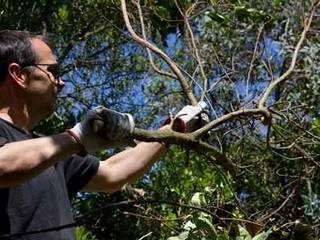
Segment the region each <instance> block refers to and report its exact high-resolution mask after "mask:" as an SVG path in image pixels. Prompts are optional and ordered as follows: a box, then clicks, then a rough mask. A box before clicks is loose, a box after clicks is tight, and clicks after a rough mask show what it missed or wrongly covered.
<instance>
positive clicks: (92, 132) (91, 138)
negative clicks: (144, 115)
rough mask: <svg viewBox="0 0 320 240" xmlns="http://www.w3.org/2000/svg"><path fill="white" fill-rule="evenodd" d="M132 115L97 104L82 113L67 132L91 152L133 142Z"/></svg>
mask: <svg viewBox="0 0 320 240" xmlns="http://www.w3.org/2000/svg"><path fill="white" fill-rule="evenodd" d="M133 129H134V120H133V117H132V116H131V115H130V114H128V113H120V112H117V111H113V110H110V109H108V108H105V107H102V106H99V107H96V108H94V109H93V110H91V111H89V112H88V113H87V114H85V115H84V117H83V118H82V120H81V122H78V123H77V124H76V125H75V126H74V127H73V128H72V129H69V130H68V131H67V132H69V133H70V134H71V135H72V136H74V137H75V138H76V140H77V141H78V142H80V144H81V145H82V146H83V147H84V148H85V151H86V152H89V153H93V152H96V151H100V150H103V149H106V148H107V147H120V146H125V145H130V144H131V143H132V142H133V138H132V137H131V134H132V132H133Z"/></svg>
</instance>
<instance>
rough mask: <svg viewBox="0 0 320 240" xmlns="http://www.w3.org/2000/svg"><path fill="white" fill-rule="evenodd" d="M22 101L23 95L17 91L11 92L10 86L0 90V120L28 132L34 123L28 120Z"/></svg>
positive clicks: (26, 110) (27, 112) (26, 109)
mask: <svg viewBox="0 0 320 240" xmlns="http://www.w3.org/2000/svg"><path fill="white" fill-rule="evenodd" d="M23 99H24V98H23V95H22V94H20V93H19V92H18V91H13V89H12V88H11V86H6V87H3V88H0V118H2V119H4V120H6V121H8V122H11V123H12V124H14V125H16V126H17V127H19V128H21V129H24V130H30V129H31V128H32V126H33V125H34V121H33V120H32V119H31V118H30V114H29V111H28V108H27V105H26V104H25V103H24V102H23Z"/></svg>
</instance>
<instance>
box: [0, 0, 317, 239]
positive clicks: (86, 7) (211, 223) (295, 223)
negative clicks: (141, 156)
mask: <svg viewBox="0 0 320 240" xmlns="http://www.w3.org/2000/svg"><path fill="white" fill-rule="evenodd" d="M136 2H137V1H131V2H130V1H127V4H128V6H127V7H128V14H129V17H130V19H131V23H132V25H133V28H134V30H135V31H136V32H137V33H138V34H139V35H142V28H141V24H140V20H139V16H138V11H137V5H136V4H135V3H136ZM311 4H312V2H311V1H309V0H308V1H298V0H295V1H286V0H284V1H279V0H268V1H257V0H248V1H242V0H227V1H215V0H211V1H189V0H179V1H157V0H153V1H140V6H141V8H142V12H143V17H144V21H145V27H146V35H147V38H148V40H149V41H150V42H151V43H153V44H154V45H157V46H158V47H159V48H160V49H161V50H162V51H164V52H165V53H167V54H168V56H169V57H170V58H171V59H172V60H173V61H174V62H175V63H177V65H178V66H179V69H181V70H182V72H183V74H184V76H185V77H186V79H187V80H188V84H189V85H190V86H192V90H193V92H194V94H195V96H196V98H197V99H200V98H201V97H202V96H204V99H205V100H206V101H207V102H208V103H209V105H210V113H211V116H210V117H211V119H218V118H219V117H221V116H223V115H224V114H227V113H230V112H233V111H235V110H238V109H242V108H246V107H253V106H255V105H257V102H258V100H259V97H260V96H261V94H262V93H263V92H264V90H265V89H266V87H267V86H268V84H269V83H270V82H271V81H274V79H276V78H277V77H278V76H280V75H281V74H282V73H283V72H284V71H285V70H286V69H288V67H289V65H290V61H291V57H292V53H293V52H294V48H295V44H296V43H297V41H298V39H299V36H300V34H301V31H302V29H303V27H304V26H303V21H305V19H306V17H307V15H308V13H309V9H310V6H311ZM0 6H1V8H0V9H1V10H0V23H1V24H0V26H2V27H1V28H10V29H21V30H31V31H35V32H48V33H52V37H53V40H54V43H55V45H56V55H57V56H58V58H59V60H60V62H62V63H63V66H64V68H63V73H64V75H63V78H64V80H65V81H66V87H65V89H64V90H63V91H62V92H61V93H60V95H59V100H58V102H57V107H58V108H57V111H56V112H55V114H54V115H52V116H51V117H50V118H48V119H47V120H45V121H43V122H42V123H41V124H40V125H39V126H38V127H37V129H36V130H37V132H40V133H43V134H51V133H56V132H61V131H63V130H64V129H65V128H67V127H70V126H72V125H73V124H74V123H75V122H76V121H77V120H78V119H79V118H80V117H81V116H82V114H83V113H84V112H85V111H86V109H88V108H91V107H92V106H94V105H98V104H102V105H105V106H107V107H111V108H113V109H115V110H120V111H126V112H130V113H132V114H133V115H134V117H135V120H136V122H137V126H138V127H141V128H145V129H148V128H157V127H158V126H159V125H160V123H161V122H162V121H163V119H164V118H165V117H166V116H167V115H168V113H169V112H172V113H176V112H177V110H178V109H179V108H180V107H181V106H183V105H184V104H187V103H189V102H188V99H187V97H186V95H185V93H184V92H183V91H182V89H181V86H180V84H179V83H178V82H177V81H176V79H173V78H169V77H168V76H162V75H159V74H157V73H156V72H155V71H154V69H153V68H152V67H151V66H150V61H149V60H148V56H147V54H146V51H145V49H144V48H143V47H141V46H139V45H138V44H137V42H135V41H134V40H133V39H132V38H131V36H130V34H129V33H128V31H127V29H126V27H125V25H124V22H123V19H122V12H121V9H120V3H119V2H118V1H112V0H86V1H78V0H75V1H58V0H48V1H43V0H37V1H7V0H2V1H0ZM26 9H28V11H26ZM186 13H188V14H189V15H188V16H187V19H188V21H189V23H190V26H191V29H192V33H193V36H192V35H191V33H190V31H189V30H188V26H187V23H186V21H185V18H184V17H183V16H182V15H183V14H186ZM317 13H318V14H319V11H318V12H317ZM318 28H319V18H318V17H316V18H315V20H314V22H313V25H312V28H311V30H310V31H309V33H308V34H307V39H306V41H305V43H304V45H303V47H302V49H301V50H300V52H299V57H298V60H297V64H296V67H295V71H294V72H293V73H292V74H291V75H290V76H289V78H288V79H287V81H285V82H282V83H281V84H279V85H278V86H277V87H276V88H275V89H274V91H273V92H272V94H271V96H270V97H269V98H268V101H267V106H268V109H269V110H270V111H271V112H272V114H273V118H272V124H271V125H269V126H265V125H264V124H262V123H261V121H260V119H259V118H256V117H254V116H251V115H249V116H244V117H241V118H240V117H239V118H236V119H232V121H228V122H224V123H223V124H221V125H219V126H217V127H216V128H215V129H212V131H211V134H210V136H207V139H206V142H208V143H210V144H211V145H212V146H214V147H216V148H217V149H220V150H221V151H222V152H223V153H224V154H225V155H226V156H227V157H228V158H229V159H231V160H232V161H233V162H234V164H235V169H236V171H235V172H236V173H235V174H232V173H230V172H226V171H225V169H224V168H223V167H221V166H220V165H219V164H217V162H216V161H214V159H212V158H210V156H208V154H205V153H203V152H202V153H201V154H200V153H197V152H195V151H192V150H190V149H187V148H184V147H180V146H176V145H173V146H171V147H170V150H169V151H168V153H167V154H166V155H165V156H164V157H163V158H162V160H161V161H159V162H158V163H156V164H155V165H154V166H153V168H152V169H151V170H150V172H149V173H148V174H147V175H146V176H145V177H144V178H142V179H141V180H140V181H139V182H137V183H136V184H135V185H133V186H127V187H126V189H125V190H124V191H122V192H118V193H115V194H113V195H102V194H80V195H78V196H77V198H76V199H74V201H73V203H74V213H75V215H76V219H82V218H81V216H86V217H85V221H84V222H85V224H84V227H81V228H78V234H82V235H83V237H84V239H157V240H158V239H170V240H174V239H219V240H227V239H228V240H229V239H230V240H240V239H241V240H250V239H251V240H262V239H265V240H273V239H280V240H282V239H318V237H317V236H318V235H319V234H318V232H319V227H318V225H319V221H320V213H319V205H320V200H319V196H320V192H319V182H320V181H319V180H320V175H319V171H318V167H319V163H318V160H319V139H320V130H319V127H320V117H319V107H318V106H319V104H318V102H319V101H320V95H319V94H318V92H319V83H320V82H319V81H320V80H319V70H320V69H319V66H320V64H319V51H320V50H319V49H320V45H319V38H318V35H317V31H318V30H317V29H318ZM192 39H193V41H194V43H195V45H196V46H194V45H193V44H192ZM196 50H197V51H198V55H199V56H200V58H201V61H200V63H201V64H202V68H203V70H204V72H205V75H203V74H202V73H201V69H200V64H199V61H198V60H197V54H196ZM152 56H153V58H154V59H153V60H154V63H155V65H156V66H157V67H158V68H160V69H163V70H165V71H170V68H169V66H168V64H167V63H166V62H164V61H163V60H162V59H160V58H159V57H157V55H156V54H152ZM205 78H206V79H207V80H208V88H207V89H206V92H205V94H204V95H203V92H204V90H203V89H204V85H203V82H204V79H205ZM116 151H119V149H115V150H112V151H111V152H106V153H102V154H101V156H102V157H107V156H109V154H111V153H113V152H116ZM128 199H129V200H132V201H134V204H132V203H130V202H128V203H127V204H122V205H118V206H116V207H108V205H106V204H107V203H119V202H122V201H127V200H128ZM151 200H152V201H151ZM93 209H100V210H99V211H97V212H94V211H93ZM90 213H91V214H90ZM87 214H89V215H87ZM91 233H92V234H91ZM79 239H82V238H80V237H79Z"/></svg>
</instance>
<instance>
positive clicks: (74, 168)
mask: <svg viewBox="0 0 320 240" xmlns="http://www.w3.org/2000/svg"><path fill="white" fill-rule="evenodd" d="M99 165H100V160H99V159H98V158H96V157H94V156H92V155H87V156H86V157H80V156H78V155H72V156H71V157H70V158H69V159H67V160H65V161H64V162H63V168H64V169H63V170H64V175H65V179H66V183H67V188H68V192H69V195H70V196H74V195H75V194H76V193H77V192H79V191H81V190H82V189H83V188H84V186H85V185H87V183H88V182H89V181H90V180H91V179H92V177H93V176H94V175H95V174H96V173H97V171H98V168H99Z"/></svg>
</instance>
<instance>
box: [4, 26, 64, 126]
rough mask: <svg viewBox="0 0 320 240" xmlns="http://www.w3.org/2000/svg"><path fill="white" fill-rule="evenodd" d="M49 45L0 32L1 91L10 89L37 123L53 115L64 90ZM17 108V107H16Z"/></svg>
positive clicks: (31, 37) (38, 38)
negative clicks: (56, 100)
mask: <svg viewBox="0 0 320 240" xmlns="http://www.w3.org/2000/svg"><path fill="white" fill-rule="evenodd" d="M63 85H64V84H63V81H62V80H61V79H60V76H59V68H58V64H57V61H56V59H55V57H54V55H53V53H52V49H51V47H50V43H49V41H48V40H47V39H46V38H45V37H43V36H39V35H32V34H30V33H28V32H22V31H9V30H5V31H0V88H1V87H2V88H3V87H5V88H8V89H9V88H10V89H11V91H12V92H13V93H12V94H13V95H14V96H11V98H12V97H15V98H19V99H15V100H13V99H12V101H16V102H17V101H19V104H20V105H23V106H24V110H25V111H27V112H28V114H30V115H31V116H35V118H36V120H39V118H43V117H44V116H46V115H48V114H50V113H51V112H52V111H53V106H54V101H55V98H56V93H57V91H58V89H59V88H61V87H63ZM16 105H17V104H16Z"/></svg>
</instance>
